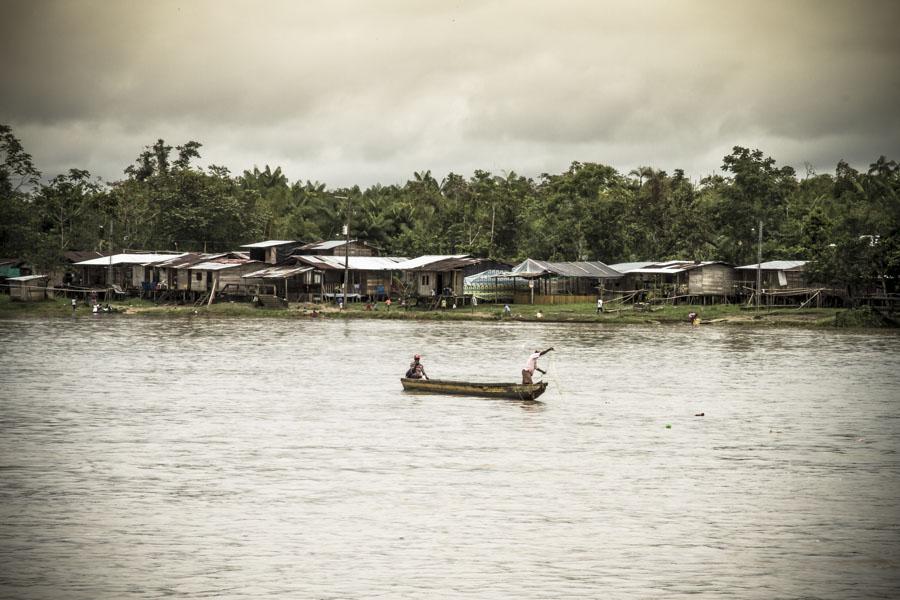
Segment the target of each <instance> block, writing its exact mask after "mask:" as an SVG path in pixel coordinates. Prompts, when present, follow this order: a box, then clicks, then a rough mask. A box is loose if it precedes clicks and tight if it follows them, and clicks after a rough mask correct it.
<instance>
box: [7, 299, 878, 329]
mask: <svg viewBox="0 0 900 600" xmlns="http://www.w3.org/2000/svg"><path fill="white" fill-rule="evenodd" d="M111 307H112V308H113V309H114V311H115V312H114V313H111V314H105V313H104V314H102V315H98V316H101V317H105V316H116V317H176V318H177V317H189V316H196V315H210V316H218V317H234V318H256V317H265V318H286V319H295V318H297V319H316V318H321V319H358V318H361V319H410V320H432V321H457V320H459V321H473V320H474V321H485V320H496V321H499V320H512V321H535V322H550V323H553V322H560V323H572V322H576V323H602V324H609V325H630V324H664V323H686V322H687V315H688V313H690V312H696V313H697V314H698V315H699V316H700V323H701V325H719V326H721V325H743V326H757V327H766V326H780V327H835V326H845V327H846V326H849V327H864V328H872V327H882V326H887V325H890V323H886V322H884V321H883V320H882V319H879V318H872V315H871V314H870V313H867V312H866V311H850V310H846V309H837V308H803V309H797V308H773V309H768V310H767V309H763V310H760V311H759V312H756V311H755V310H752V309H746V308H743V307H741V306H736V305H721V304H720V305H711V306H691V305H679V306H664V307H655V308H653V309H652V310H646V311H636V310H634V309H633V308H632V307H631V306H630V305H629V306H618V307H617V306H615V305H612V306H610V308H609V309H608V310H607V311H605V312H603V313H601V314H597V312H596V308H595V307H594V305H593V304H558V305H520V304H515V305H511V306H510V309H511V312H510V314H504V310H503V307H502V306H496V305H484V304H483V305H481V306H478V307H474V308H473V307H471V306H466V307H463V308H457V309H448V310H443V311H441V310H422V309H417V308H410V309H404V308H399V307H397V306H396V305H395V306H393V307H391V308H387V307H386V306H385V305H384V304H383V303H379V304H378V305H377V308H375V309H374V310H368V309H367V308H366V305H365V304H361V303H359V304H357V303H351V304H350V305H349V306H347V307H346V308H344V309H343V310H341V309H339V308H337V307H336V306H334V305H317V304H291V305H290V306H289V307H288V308H284V309H262V308H256V307H254V306H251V305H250V304H248V303H237V302H225V303H221V304H213V305H212V306H208V307H207V306H200V307H195V306H158V305H156V304H154V303H152V302H149V301H146V300H138V299H129V300H125V301H122V302H114V303H112V304H111ZM75 314H76V315H84V316H92V313H91V309H90V307H88V306H87V305H84V304H81V303H80V304H79V306H78V308H77V309H76V311H75ZM71 315H72V308H71V304H70V300H67V299H64V298H58V299H53V300H46V301H44V302H12V301H10V298H9V296H0V318H18V317H25V318H29V317H32V318H44V317H64V316H71Z"/></svg>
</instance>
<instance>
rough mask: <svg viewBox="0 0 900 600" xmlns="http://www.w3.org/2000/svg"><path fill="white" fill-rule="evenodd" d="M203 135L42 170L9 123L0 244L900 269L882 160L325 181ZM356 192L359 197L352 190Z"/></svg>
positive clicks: (741, 157)
mask: <svg viewBox="0 0 900 600" xmlns="http://www.w3.org/2000/svg"><path fill="white" fill-rule="evenodd" d="M200 147H201V145H200V144H199V143H197V142H193V141H189V142H187V143H185V144H184V145H182V146H177V147H176V148H175V149H174V150H175V155H173V148H172V147H171V146H169V145H167V144H166V143H165V142H164V141H163V140H158V141H157V142H156V143H155V144H153V145H152V146H148V147H146V148H145V149H144V151H143V152H141V154H140V155H139V156H138V157H137V160H136V161H135V162H134V164H132V165H131V166H129V167H127V168H126V169H125V170H124V175H125V177H124V179H122V180H121V181H115V182H107V183H104V182H101V181H99V180H96V179H94V178H92V177H91V175H90V174H89V173H88V172H87V171H84V170H80V169H72V170H70V171H69V172H68V173H66V174H61V175H57V176H56V177H54V178H53V179H50V180H49V182H46V183H40V173H39V172H38V171H37V170H36V169H35V167H34V165H33V164H32V159H31V157H30V156H29V155H28V154H27V153H26V152H25V150H24V149H23V148H22V145H21V143H20V142H19V140H18V139H16V137H15V136H14V134H13V132H12V130H11V129H10V128H9V127H7V126H3V125H0V255H4V256H18V257H22V258H26V259H28V260H31V261H33V262H35V263H36V264H38V265H39V266H43V265H47V266H49V265H50V264H52V263H54V262H56V261H58V260H59V257H60V255H61V253H62V252H63V251H65V250H69V249H77V250H86V249H95V250H109V249H110V248H112V249H114V250H116V251H121V250H122V249H123V248H131V249H148V250H150V249H155V250H176V249H177V250H204V249H205V250H207V251H218V250H228V249H234V248H235V247H236V246H238V245H240V244H244V243H248V242H254V241H259V240H261V239H293V240H303V241H314V240H321V239H334V238H335V237H340V236H341V228H342V226H343V224H344V223H345V221H346V219H347V208H346V207H347V205H348V204H349V205H350V206H351V207H352V208H351V215H350V221H351V231H352V233H353V236H354V237H358V238H360V239H364V240H366V241H368V242H370V243H372V244H374V245H376V246H379V247H381V248H382V249H383V251H384V253H386V254H390V255H405V256H416V255H420V254H440V253H469V254H473V255H477V256H491V257H494V258H499V259H506V260H509V261H518V260H520V259H522V258H525V257H529V256H530V257H532V258H540V259H547V260H600V261H603V262H606V263H616V262H622V261H637V260H664V259H676V258H677V259H696V260H714V259H715V260H724V261H727V262H730V263H732V264H738V265H740V264H749V263H755V262H756V253H757V229H756V228H757V227H758V223H759V221H762V222H763V223H764V244H763V257H764V260H775V259H806V260H812V261H814V262H813V264H812V265H811V273H812V274H813V275H814V277H815V278H816V280H817V281H820V282H823V283H829V284H836V285H841V286H846V287H847V288H848V289H849V290H850V291H857V290H861V289H871V288H873V286H874V287H877V288H879V289H880V290H881V291H892V290H893V287H894V286H895V284H894V283H893V282H895V281H896V280H897V277H898V276H900V244H898V235H900V169H898V165H897V163H896V162H895V161H893V160H890V161H889V160H887V159H886V158H884V157H881V158H879V159H878V160H877V161H876V162H875V163H873V164H872V165H871V166H870V168H869V169H868V170H866V171H863V172H860V171H857V170H855V169H853V168H851V167H850V166H849V165H848V164H846V163H845V162H840V163H839V164H838V165H837V168H836V170H835V172H834V174H816V173H812V172H809V173H807V174H806V176H804V177H803V178H802V179H801V178H798V177H797V175H796V173H795V171H794V169H792V168H791V167H788V166H778V165H777V164H776V161H775V160H774V159H773V158H771V157H768V156H765V155H764V154H763V153H762V152H760V151H759V150H750V149H747V148H742V147H735V148H734V150H733V152H732V153H731V154H729V155H728V156H726V157H724V158H723V161H722V174H721V175H716V176H713V177H708V178H705V179H702V180H701V181H699V182H697V183H695V182H692V181H691V180H690V179H689V178H688V177H687V176H686V175H685V173H684V172H683V171H682V170H680V169H678V170H675V172H674V173H672V174H669V173H666V172H665V171H661V170H656V169H653V168H649V167H641V168H639V169H635V170H634V171H631V172H630V173H628V174H623V173H620V172H618V171H617V170H616V169H614V168H612V167H609V166H606V165H602V164H595V163H580V162H575V163H572V165H571V166H570V167H569V169H568V170H567V171H565V172H564V173H559V174H543V175H541V176H540V177H539V178H538V179H537V180H534V179H530V178H526V177H522V176H520V175H517V174H516V173H513V172H510V173H508V174H505V175H503V176H499V175H494V174H492V173H489V172H486V171H480V170H478V171H475V173H474V174H473V175H472V176H471V177H469V178H466V177H464V176H462V175H458V174H455V173H451V174H449V175H447V177H445V178H444V179H443V180H442V181H440V182H439V181H437V180H436V179H435V178H434V177H433V176H432V174H431V172H430V171H423V172H420V173H414V174H413V177H412V179H410V180H409V181H407V182H406V183H405V184H403V185H390V186H383V185H374V186H371V187H369V188H367V189H360V188H359V187H352V188H339V189H334V190H329V189H328V188H327V187H326V185H325V184H322V183H318V182H310V181H306V182H301V181H296V182H291V181H289V180H288V178H287V177H286V176H285V175H284V174H283V173H282V171H281V169H280V168H276V169H274V170H273V169H272V168H270V167H269V166H266V167H265V169H263V170H260V169H258V168H256V167H254V168H253V169H252V170H245V171H244V172H243V173H241V174H240V175H233V174H231V173H229V171H228V169H226V168H224V167H218V166H214V165H213V166H209V167H207V168H206V169H201V168H197V167H195V166H192V165H191V160H192V159H196V158H198V157H199V156H200V154H199V149H200ZM347 198H349V202H348V201H347Z"/></svg>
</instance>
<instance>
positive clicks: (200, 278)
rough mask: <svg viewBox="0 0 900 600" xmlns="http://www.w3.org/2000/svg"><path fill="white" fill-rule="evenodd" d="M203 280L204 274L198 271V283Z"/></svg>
mask: <svg viewBox="0 0 900 600" xmlns="http://www.w3.org/2000/svg"><path fill="white" fill-rule="evenodd" d="M202 279H203V273H201V272H200V271H197V281H201V280H202Z"/></svg>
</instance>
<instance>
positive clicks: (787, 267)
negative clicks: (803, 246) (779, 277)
mask: <svg viewBox="0 0 900 600" xmlns="http://www.w3.org/2000/svg"><path fill="white" fill-rule="evenodd" d="M808 262H809V261H808V260H770V261H769V262H764V263H760V265H759V268H760V269H762V270H765V271H793V270H795V269H801V268H802V267H804V266H806V263H808ZM737 268H738V269H753V270H754V271H755V270H756V263H753V264H752V265H744V266H743V267H737Z"/></svg>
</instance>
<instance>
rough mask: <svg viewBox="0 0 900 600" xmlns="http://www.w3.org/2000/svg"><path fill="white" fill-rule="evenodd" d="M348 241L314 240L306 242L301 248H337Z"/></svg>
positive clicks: (352, 241)
mask: <svg viewBox="0 0 900 600" xmlns="http://www.w3.org/2000/svg"><path fill="white" fill-rule="evenodd" d="M356 241H357V240H350V243H351V244H352V243H354V242H356ZM346 243H347V240H329V241H327V242H313V243H311V244H306V245H305V246H300V250H331V249H332V248H337V247H338V246H343V245H344V244H346Z"/></svg>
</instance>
